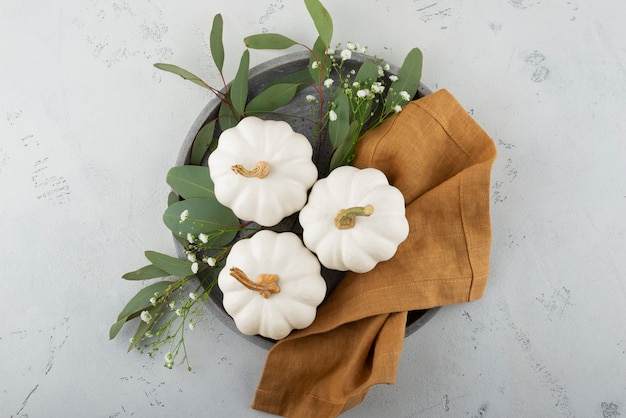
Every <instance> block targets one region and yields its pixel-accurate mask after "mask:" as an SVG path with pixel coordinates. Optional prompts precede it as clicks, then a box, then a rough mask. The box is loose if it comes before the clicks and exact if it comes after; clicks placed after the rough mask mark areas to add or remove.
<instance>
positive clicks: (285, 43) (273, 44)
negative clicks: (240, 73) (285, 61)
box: [243, 33, 298, 49]
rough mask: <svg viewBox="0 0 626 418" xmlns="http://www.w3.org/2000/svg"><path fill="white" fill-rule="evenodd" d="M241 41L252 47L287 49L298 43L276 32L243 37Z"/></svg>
mask: <svg viewBox="0 0 626 418" xmlns="http://www.w3.org/2000/svg"><path fill="white" fill-rule="evenodd" d="M243 42H244V43H245V44H246V46H247V47H248V48H252V49H287V48H289V47H292V46H294V45H297V44H298V43H297V42H296V41H294V40H293V39H290V38H287V37H286V36H283V35H280V34H278V33H261V34H259V35H251V36H248V37H246V38H244V40H243Z"/></svg>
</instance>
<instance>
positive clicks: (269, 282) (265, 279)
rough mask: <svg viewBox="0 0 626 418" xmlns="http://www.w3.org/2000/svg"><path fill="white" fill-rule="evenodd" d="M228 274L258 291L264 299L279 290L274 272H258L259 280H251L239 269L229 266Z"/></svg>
mask: <svg viewBox="0 0 626 418" xmlns="http://www.w3.org/2000/svg"><path fill="white" fill-rule="evenodd" d="M230 275H231V276H233V277H234V278H235V279H237V281H239V283H241V284H242V285H244V286H245V287H247V288H248V289H250V290H256V291H258V292H259V294H260V295H261V296H263V297H264V298H265V299H267V298H269V297H270V296H272V295H273V294H274V293H278V292H280V287H278V283H276V282H277V281H278V276H277V275H276V274H259V280H258V281H256V282H253V281H252V280H250V278H249V277H248V275H246V273H244V272H243V271H242V270H241V269H239V268H237V267H231V269H230Z"/></svg>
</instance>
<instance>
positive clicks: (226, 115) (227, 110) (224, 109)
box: [217, 101, 239, 131]
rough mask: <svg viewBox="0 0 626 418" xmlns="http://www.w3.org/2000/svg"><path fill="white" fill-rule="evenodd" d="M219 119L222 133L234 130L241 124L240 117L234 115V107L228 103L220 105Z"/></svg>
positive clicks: (224, 102)
mask: <svg viewBox="0 0 626 418" xmlns="http://www.w3.org/2000/svg"><path fill="white" fill-rule="evenodd" d="M217 118H218V122H219V124H220V129H221V130H222V131H225V130H226V129H228V128H232V127H233V126H235V125H237V123H238V122H239V117H237V116H236V115H235V114H234V113H233V111H232V107H231V106H230V105H229V103H227V102H226V101H223V102H222V104H221V105H220V110H219V113H218V116H217Z"/></svg>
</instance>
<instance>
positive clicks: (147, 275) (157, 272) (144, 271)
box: [122, 264, 170, 280]
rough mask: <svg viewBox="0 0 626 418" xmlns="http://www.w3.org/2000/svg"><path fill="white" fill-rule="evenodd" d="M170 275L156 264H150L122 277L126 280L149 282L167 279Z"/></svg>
mask: <svg viewBox="0 0 626 418" xmlns="http://www.w3.org/2000/svg"><path fill="white" fill-rule="evenodd" d="M169 275H170V274H169V273H168V272H166V271H164V270H161V269H160V268H158V267H157V266H155V265H154V264H148V265H147V266H144V267H142V268H140V269H138V270H135V271H131V272H128V273H126V274H124V275H123V276H122V278H123V279H125V280H148V279H156V278H158V277H167V276H169Z"/></svg>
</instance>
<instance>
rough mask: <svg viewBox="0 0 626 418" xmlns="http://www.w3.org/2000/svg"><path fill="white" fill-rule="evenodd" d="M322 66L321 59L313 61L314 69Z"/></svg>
mask: <svg viewBox="0 0 626 418" xmlns="http://www.w3.org/2000/svg"><path fill="white" fill-rule="evenodd" d="M319 67H320V62H319V61H313V62H312V63H311V68H313V69H314V70H315V69H317V68H319Z"/></svg>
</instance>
